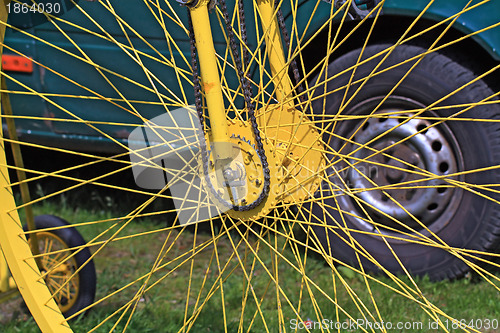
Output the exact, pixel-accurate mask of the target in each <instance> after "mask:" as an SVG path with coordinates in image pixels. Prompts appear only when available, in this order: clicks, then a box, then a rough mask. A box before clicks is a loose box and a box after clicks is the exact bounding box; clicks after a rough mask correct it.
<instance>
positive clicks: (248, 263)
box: [0, 203, 500, 333]
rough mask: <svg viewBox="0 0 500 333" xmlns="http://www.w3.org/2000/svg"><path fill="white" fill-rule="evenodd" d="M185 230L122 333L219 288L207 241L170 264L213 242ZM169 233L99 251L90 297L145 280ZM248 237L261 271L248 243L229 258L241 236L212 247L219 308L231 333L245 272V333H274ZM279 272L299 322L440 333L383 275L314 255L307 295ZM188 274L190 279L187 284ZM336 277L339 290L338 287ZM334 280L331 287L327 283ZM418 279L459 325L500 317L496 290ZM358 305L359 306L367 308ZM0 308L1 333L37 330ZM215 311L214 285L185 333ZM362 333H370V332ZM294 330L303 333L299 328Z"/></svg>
mask: <svg viewBox="0 0 500 333" xmlns="http://www.w3.org/2000/svg"><path fill="white" fill-rule="evenodd" d="M42 213H45V214H46V213H52V214H53V213H57V215H59V216H61V217H63V218H65V219H67V220H68V221H73V222H82V221H92V220H98V219H107V218H110V217H111V214H110V213H109V212H108V211H107V210H105V209H99V210H95V211H91V210H88V209H78V208H76V209H73V208H71V207H69V205H65V204H64V203H60V204H57V205H56V204H54V203H46V204H45V205H44V206H42V207H39V208H37V209H36V214H42ZM112 223H114V221H111V222H109V223H106V224H99V225H93V226H89V227H81V228H80V229H79V230H80V232H81V233H82V234H83V236H84V238H86V239H87V240H88V239H90V238H91V237H93V235H96V233H98V232H100V231H102V230H105V228H107V227H108V226H109V225H111V224H112ZM165 226H166V223H165V222H159V221H158V219H155V220H148V219H141V220H137V221H133V222H132V223H131V224H130V225H129V226H128V227H127V233H129V234H134V233H138V232H147V231H154V230H159V229H161V228H164V227H165ZM192 229H193V228H191V229H190V230H187V229H186V230H184V231H183V232H179V231H173V232H172V233H171V234H170V240H169V241H168V242H167V243H168V245H171V248H170V251H169V252H168V253H167V254H166V255H165V258H164V260H163V262H169V260H173V261H172V262H171V263H169V264H168V265H167V266H166V267H165V268H163V269H162V270H161V271H160V272H158V274H155V275H154V276H153V278H152V280H151V281H150V284H151V283H153V282H154V281H156V280H157V279H158V278H161V276H163V274H162V273H166V272H169V275H168V277H167V278H165V279H164V280H163V281H161V283H159V284H158V285H157V286H155V288H154V289H153V290H152V291H151V292H149V293H147V294H146V296H145V297H144V298H143V299H141V301H140V302H139V305H138V307H137V311H136V315H135V316H134V317H133V320H132V322H131V323H130V327H129V329H130V332H177V331H178V330H179V327H181V326H182V325H183V321H184V313H185V310H186V302H187V303H188V313H192V311H193V309H194V308H195V304H196V303H197V296H198V291H199V290H200V289H201V290H202V292H201V300H204V299H205V298H206V296H207V295H208V294H209V293H210V288H211V287H212V286H214V285H215V286H216V287H220V285H219V284H218V282H217V281H218V277H219V274H218V268H217V264H216V258H215V257H214V251H213V245H210V246H208V247H207V248H206V249H204V250H203V251H201V252H200V253H198V254H197V255H196V258H195V260H193V261H187V262H186V263H184V264H182V265H180V266H178V265H179V264H180V263H181V262H182V261H183V260H184V258H180V259H177V260H175V258H178V256H179V255H181V254H183V253H186V252H187V251H189V249H191V248H192V247H193V242H194V241H196V243H197V244H199V243H202V242H205V241H210V239H211V236H210V232H209V231H208V228H205V230H204V231H203V232H198V233H197V237H196V238H195V237H194V235H195V234H194V232H193V230H192ZM168 236H169V234H168V232H167V231H161V232H157V233H153V234H151V235H148V236H143V237H135V238H132V239H131V240H129V241H126V242H125V241H123V242H116V243H114V244H113V247H109V248H105V249H104V250H103V252H102V253H101V254H100V255H99V256H97V257H96V259H95V264H96V269H97V273H98V288H97V290H98V291H97V298H101V297H104V296H106V295H108V294H109V293H111V292H113V291H115V290H117V289H119V288H120V287H121V286H123V284H124V283H125V282H128V281H130V280H131V279H133V278H134V277H138V276H140V274H143V273H144V272H145V270H147V269H148V268H149V267H151V265H152V263H153V262H154V260H155V258H156V254H157V253H158V251H159V249H160V248H161V245H162V244H163V242H164V241H165V239H166V238H167V237H168ZM246 239H247V240H248V242H249V244H251V245H252V247H253V249H254V251H256V252H257V253H258V258H259V259H260V260H261V261H262V263H263V264H264V265H262V264H259V263H258V262H257V263H256V264H255V266H254V267H253V268H252V261H253V259H254V255H253V254H252V251H250V249H249V248H248V247H247V246H244V245H241V248H240V249H239V251H238V253H239V255H240V256H241V260H242V261H243V262H244V267H245V270H243V269H241V267H240V264H239V260H238V259H237V258H236V257H235V256H234V252H233V247H232V245H231V242H230V240H233V241H234V242H238V241H240V240H241V238H240V235H238V233H237V232H236V231H234V232H231V233H230V237H228V236H224V237H222V238H221V239H220V240H219V242H218V244H217V250H218V255H219V260H220V262H221V264H222V265H224V264H225V263H227V262H229V267H230V268H229V269H227V270H226V271H225V272H224V273H223V274H222V278H223V280H224V283H223V293H224V311H225V313H226V316H225V318H226V325H227V327H228V332H236V331H237V330H238V326H239V325H240V321H241V320H240V318H241V312H242V311H241V309H242V296H243V295H245V294H247V293H246V292H245V290H246V289H247V287H248V284H247V282H246V281H247V279H246V278H245V275H247V276H251V284H252V288H253V290H254V292H255V296H256V297H257V299H258V300H259V301H260V300H261V299H262V304H261V306H260V309H261V311H262V316H263V317H264V318H265V324H264V321H263V320H262V319H261V318H260V316H261V313H260V311H258V308H259V307H257V306H256V301H255V300H254V299H253V297H252V294H251V293H248V297H249V299H248V301H247V302H246V303H245V311H244V315H243V320H242V323H243V327H244V328H245V331H247V330H248V328H249V327H250V331H251V332H263V331H265V330H266V327H267V329H268V330H269V331H270V332H279V316H278V311H277V308H278V304H277V303H278V298H277V297H276V294H277V292H276V285H275V283H273V282H272V281H271V280H270V278H269V275H268V274H267V273H266V270H265V267H266V268H267V269H269V270H273V269H274V265H275V264H276V260H275V256H274V255H273V254H272V253H271V252H270V251H269V249H268V248H266V247H265V246H264V245H263V244H261V245H259V246H258V245H257V238H256V237H254V236H246ZM268 239H269V241H270V242H274V241H275V240H274V238H272V237H270V238H268ZM276 241H277V242H278V244H281V245H283V244H284V243H283V242H284V240H283V239H277V240H276ZM93 250H95V248H94V249H93ZM298 250H299V251H301V254H302V256H303V255H304V250H303V249H298ZM245 254H246V257H245ZM283 256H284V257H286V258H288V259H289V260H291V261H292V262H295V263H296V262H297V261H296V259H295V255H294V253H293V252H292V250H291V249H290V247H286V249H285V251H284V252H283ZM191 264H192V269H193V273H192V274H191V273H190V270H191ZM277 271H278V276H279V285H280V287H281V288H282V290H283V291H284V292H285V293H286V295H287V298H288V301H290V302H291V303H292V304H293V305H294V306H295V307H296V308H298V307H299V305H300V311H299V314H300V316H301V317H302V319H304V320H305V319H307V318H311V319H312V320H317V318H318V315H317V313H316V311H317V309H321V312H322V314H321V315H322V318H326V319H329V320H332V321H334V322H335V321H339V322H341V323H345V322H347V321H348V320H349V317H348V316H347V315H346V314H345V313H348V314H349V315H350V316H351V318H352V319H355V320H357V319H362V318H367V320H368V321H370V322H372V323H374V322H379V321H380V319H377V317H375V318H369V317H366V316H367V313H368V312H369V313H372V314H374V316H376V312H377V309H378V311H379V312H380V315H381V318H383V320H384V321H385V322H391V323H397V322H421V323H422V325H423V326H422V331H425V332H441V331H443V329H441V328H439V329H434V327H433V326H432V325H431V322H432V320H431V319H430V317H429V316H428V315H427V314H426V313H425V312H424V311H423V310H422V308H421V307H420V306H419V305H418V304H417V303H416V302H414V301H411V300H409V299H408V298H406V297H404V296H402V295H400V294H398V293H397V292H394V291H392V290H390V289H389V288H388V287H387V286H391V287H393V288H395V289H396V290H401V288H399V287H398V286H397V285H396V284H395V282H394V281H392V280H391V279H389V278H387V277H381V276H369V277H372V278H373V279H370V278H367V279H365V278H363V276H362V275H360V274H358V273H355V272H354V271H351V270H349V269H346V268H339V269H338V272H336V273H334V272H332V269H331V268H330V267H328V266H327V265H326V264H325V263H324V261H323V260H322V259H321V258H316V257H315V256H308V258H307V265H306V274H307V276H309V277H310V278H311V279H312V280H313V281H314V282H315V283H316V284H317V287H315V286H312V285H310V287H311V290H310V292H308V291H307V288H306V286H305V284H304V283H303V279H302V277H301V275H300V274H299V273H298V272H297V271H295V270H294V269H293V268H292V267H290V266H289V265H287V264H286V263H285V262H284V261H283V260H280V261H279V263H278V268H277ZM230 273H231V274H230ZM190 276H191V279H189V277H190ZM189 280H191V293H190V294H189V296H188V282H189ZM342 280H343V281H344V282H345V285H346V286H343V284H342ZM401 281H402V282H403V283H405V284H406V285H408V286H411V281H410V280H409V279H408V278H401ZM334 283H335V285H336V288H334V287H333V284H334ZM367 283H368V284H369V287H370V290H371V293H372V294H373V295H374V297H373V298H374V299H375V300H376V307H375V305H374V304H373V301H372V298H371V297H370V295H369V292H368V289H367ZM416 283H417V285H418V287H419V288H420V291H421V292H422V294H423V295H425V297H426V299H427V300H429V301H430V302H431V303H433V304H434V305H436V306H437V307H439V308H440V309H441V310H442V311H443V312H444V313H446V314H448V315H449V316H451V317H453V318H457V319H464V320H466V321H467V322H469V321H470V320H472V319H474V320H475V319H480V320H484V319H489V320H494V319H495V320H500V294H499V292H498V289H495V288H494V287H493V286H491V285H490V284H488V283H487V282H485V281H479V282H475V280H474V278H471V277H469V278H465V279H462V280H458V281H452V282H450V281H443V282H438V283H436V282H431V281H429V280H428V279H425V278H423V279H417V280H416ZM386 285H387V286H386ZM497 288H498V287H497ZM129 289H130V290H127V291H125V292H123V293H122V294H120V295H118V296H117V297H114V298H113V299H112V300H110V302H103V303H102V304H99V305H97V306H96V307H95V308H94V309H93V310H92V311H90V312H89V313H88V315H87V316H85V317H83V318H79V319H78V320H76V321H74V322H73V326H74V330H75V331H76V332H80V331H81V332H84V331H86V330H88V329H90V328H91V327H93V326H95V325H96V324H97V323H99V322H101V321H102V320H103V319H104V318H105V317H106V316H107V315H109V313H111V312H112V311H114V310H115V309H116V308H117V307H118V306H120V305H121V304H123V303H124V302H126V301H127V300H129V299H130V298H131V297H132V296H133V295H134V293H135V292H136V291H137V288H129ZM352 293H355V294H356V295H357V297H358V298H355V299H356V301H353V297H352ZM301 295H302V296H301ZM311 295H313V297H311ZM413 296H414V297H415V298H417V299H419V300H423V298H421V297H419V295H417V294H414V295H413ZM312 298H314V302H311V299H312ZM331 299H334V300H336V302H337V303H338V307H336V306H334V304H332V302H331ZM279 302H281V308H282V311H283V319H282V320H283V322H284V323H285V328H286V332H293V331H294V330H293V329H292V328H291V327H293V320H295V319H297V316H296V313H295V312H294V310H293V309H292V308H291V307H290V306H288V304H287V300H286V299H285V298H284V297H283V296H281V297H280V298H279ZM314 304H315V305H316V306H314ZM360 304H363V305H364V306H365V307H366V309H364V308H363V306H361V305H360ZM0 309H1V312H0V323H1V325H2V327H1V332H23V333H24V332H38V329H37V327H36V324H35V323H34V322H33V320H32V319H31V317H30V316H29V315H27V314H26V313H25V312H24V310H23V309H22V305H21V302H20V301H19V299H17V300H16V299H14V300H11V301H9V302H7V303H4V304H2V305H1V308H0ZM341 309H342V310H341ZM342 311H345V313H342ZM222 313H223V305H222V297H221V289H220V288H218V289H217V290H216V291H215V293H214V294H213V296H212V297H210V298H209V299H208V300H207V303H206V304H205V306H204V307H203V310H202V311H201V312H200V313H199V315H198V317H197V320H196V322H195V324H194V325H193V327H192V332H223V327H224V325H225V324H224V316H223V315H222ZM441 319H442V320H443V321H444V323H445V324H446V321H445V320H446V318H445V317H443V316H441ZM447 324H448V327H449V328H450V331H459V330H453V329H451V328H452V325H451V321H449V322H448V323H447ZM429 325H431V326H429ZM110 327H111V325H104V327H103V328H102V329H99V330H98V332H101V331H102V332H104V331H107V330H106V328H107V329H108V330H109V328H110ZM367 330H368V331H370V329H367ZM118 331H121V330H118ZM297 331H298V332H305V331H306V330H297ZM333 331H336V330H333ZM340 331H342V332H344V331H353V332H361V331H362V330H350V329H349V328H347V329H341V330H340ZM376 331H378V330H376ZM390 331H395V332H414V331H416V330H414V329H401V330H395V329H394V330H390ZM479 331H481V332H500V330H498V329H496V330H495V329H481V330H479ZM313 332H320V330H319V329H318V330H313Z"/></svg>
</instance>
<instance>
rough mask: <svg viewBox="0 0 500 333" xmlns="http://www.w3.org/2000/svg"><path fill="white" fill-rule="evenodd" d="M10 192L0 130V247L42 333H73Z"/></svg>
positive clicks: (3, 6) (0, 24)
mask: <svg viewBox="0 0 500 333" xmlns="http://www.w3.org/2000/svg"><path fill="white" fill-rule="evenodd" d="M9 2H10V0H3V1H2V3H0V55H1V54H2V49H3V48H2V46H3V39H4V36H5V29H6V25H5V22H7V16H8V12H7V4H8V3H9ZM15 207H16V203H15V202H14V196H13V195H12V189H11V188H10V181H9V170H8V167H7V161H6V158H5V142H4V141H3V136H2V129H1V126H0V244H2V251H3V253H4V255H5V259H6V260H7V262H8V263H10V264H9V268H10V271H11V273H12V276H13V277H14V279H15V281H16V283H17V286H18V288H19V291H20V292H21V295H22V296H23V298H24V300H25V301H26V304H27V305H28V308H29V309H30V311H31V314H32V315H33V317H34V318H35V321H36V322H37V324H38V326H39V327H40V330H41V331H42V332H54V333H59V332H61V333H62V332H72V330H71V328H70V327H69V326H68V324H67V323H66V320H65V318H64V316H63V315H62V314H61V311H60V310H59V308H58V306H57V304H56V302H55V301H54V299H53V298H52V296H51V294H50V292H49V289H48V288H47V286H46V285H45V282H44V280H43V279H41V277H40V271H39V269H38V267H37V264H36V262H35V259H33V255H32V253H31V250H30V246H29V244H28V241H27V240H26V237H25V236H24V232H23V227H22V223H21V221H20V219H19V214H18V213H17V210H13V211H10V210H11V209H13V208H15Z"/></svg>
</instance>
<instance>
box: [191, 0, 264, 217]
mask: <svg viewBox="0 0 500 333" xmlns="http://www.w3.org/2000/svg"><path fill="white" fill-rule="evenodd" d="M220 3H221V10H222V12H223V16H224V20H225V23H226V29H227V34H228V38H229V41H230V46H231V51H232V53H233V57H234V59H235V65H236V70H237V72H238V76H239V78H240V83H241V86H242V89H243V96H244V100H245V105H246V108H247V112H248V118H249V119H250V122H251V126H252V130H253V133H254V137H255V142H256V152H257V155H258V156H259V159H260V160H261V163H262V168H263V171H264V183H263V189H262V191H261V193H260V195H259V197H258V198H257V199H256V200H255V201H253V202H252V203H250V204H248V205H244V206H237V205H233V204H232V203H229V202H227V201H225V200H224V199H223V198H222V197H221V196H220V195H219V193H218V192H217V191H216V190H215V188H214V187H213V185H212V183H211V181H210V179H209V175H208V166H209V156H208V152H207V146H206V143H205V141H204V140H203V138H204V133H201V138H202V139H201V140H200V141H201V145H200V148H201V158H202V164H203V174H204V177H205V181H206V183H207V186H208V187H209V188H210V191H211V192H212V194H213V195H214V196H215V197H216V198H217V200H218V201H219V202H221V203H222V204H223V205H224V206H226V207H228V208H231V209H233V210H235V211H248V210H251V209H254V208H256V207H257V206H258V205H259V204H260V203H261V202H262V201H263V200H264V199H265V198H266V197H267V195H268V193H269V188H270V179H271V177H270V170H269V165H268V162H267V157H266V153H265V150H264V145H263V143H262V138H261V136H260V131H259V128H258V124H257V119H256V118H255V105H254V104H253V103H252V91H251V85H250V81H249V80H248V78H247V77H246V75H245V73H244V71H243V65H242V62H241V59H240V57H239V52H238V49H237V46H236V42H235V37H234V34H233V31H232V26H231V22H230V21H229V15H228V13H227V7H226V3H225V1H224V0H220ZM239 4H240V5H239V6H238V10H239V11H240V18H241V21H242V23H241V26H242V41H243V42H244V43H245V44H244V45H243V59H244V61H245V62H246V65H248V53H247V51H246V45H247V44H246V41H247V36H246V25H245V24H244V9H243V5H242V4H241V1H239ZM188 23H189V38H190V42H191V67H192V70H193V85H194V94H195V106H196V111H197V114H198V118H199V120H200V124H201V127H202V129H201V131H202V132H203V129H204V127H205V126H204V124H205V119H204V116H203V108H202V103H201V101H202V94H201V85H200V80H199V72H198V61H197V59H196V40H195V37H194V31H193V24H192V21H191V15H188Z"/></svg>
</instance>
